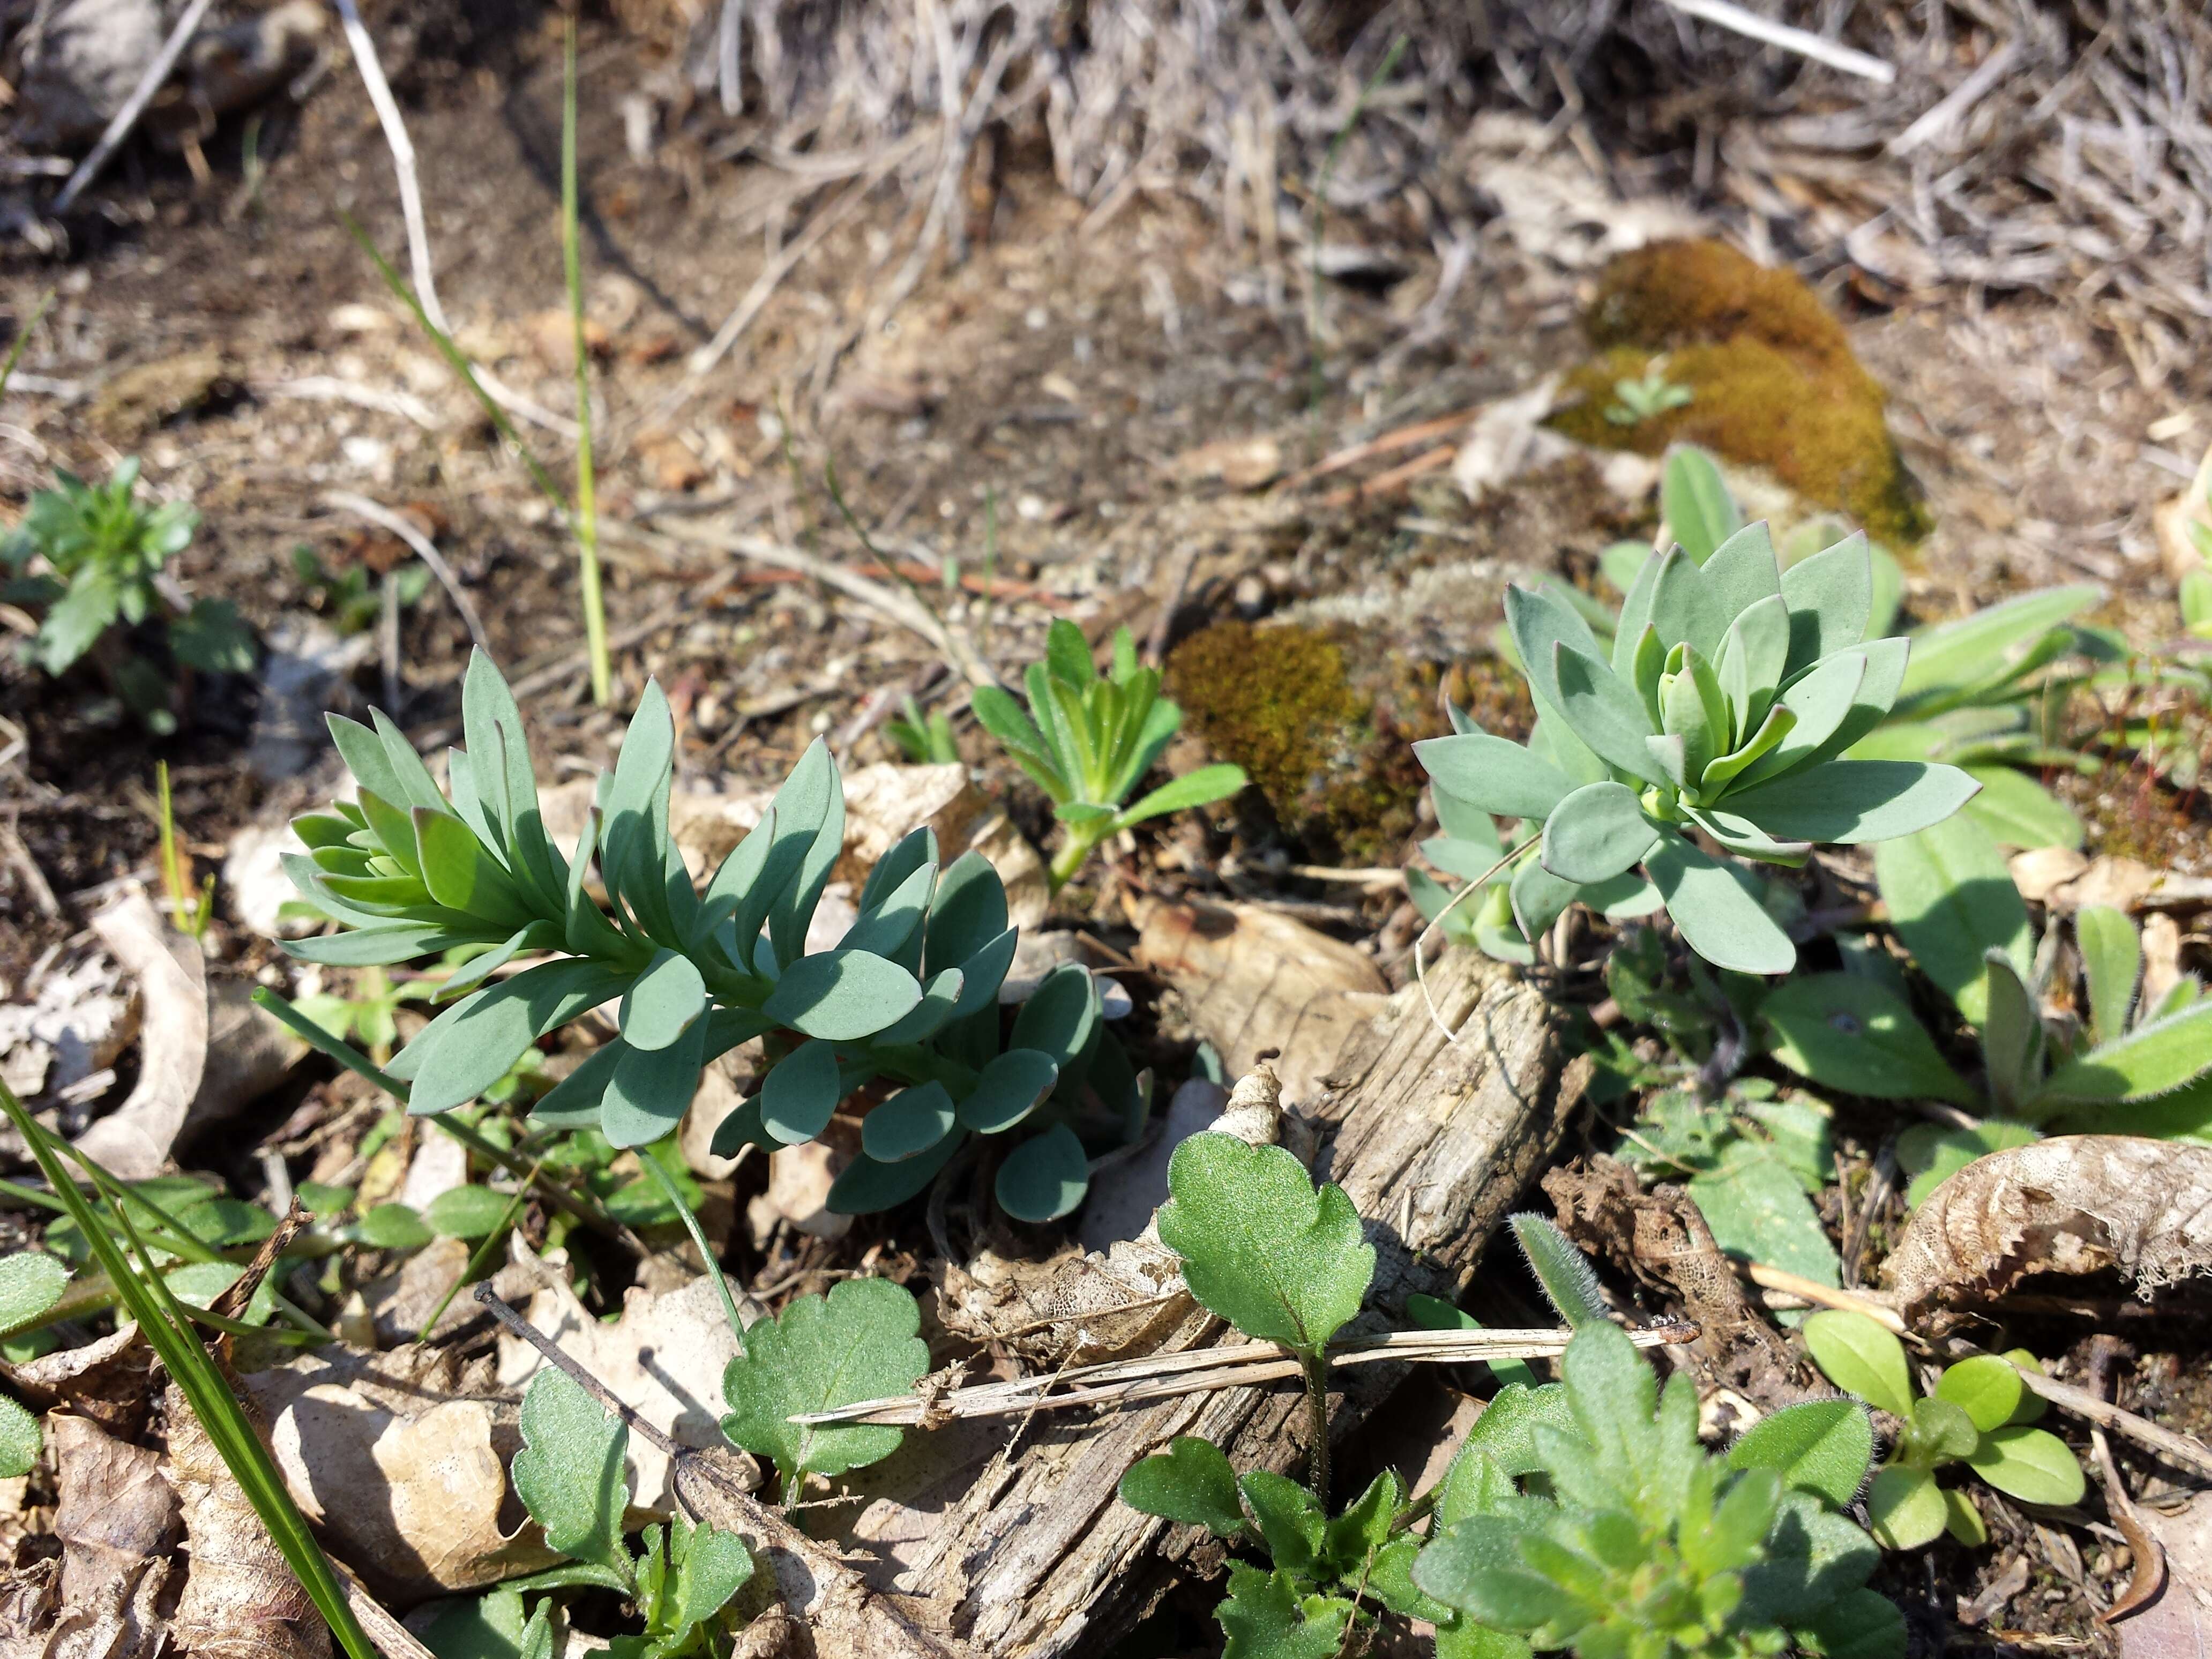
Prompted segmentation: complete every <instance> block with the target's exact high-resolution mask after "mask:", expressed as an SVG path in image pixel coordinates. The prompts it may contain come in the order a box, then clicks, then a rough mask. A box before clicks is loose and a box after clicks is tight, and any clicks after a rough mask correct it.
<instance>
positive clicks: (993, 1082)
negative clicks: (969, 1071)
mask: <svg viewBox="0 0 2212 1659" xmlns="http://www.w3.org/2000/svg"><path fill="white" fill-rule="evenodd" d="M1059 1080H1060V1067H1059V1066H1055V1065H1054V1063H1053V1060H1052V1056H1051V1055H1049V1054H1040V1053H1038V1052H1037V1051H1036V1049H1034V1048H1009V1049H1007V1050H1006V1053H1004V1054H1000V1056H999V1057H998V1058H997V1059H995V1060H992V1061H991V1063H990V1064H989V1065H987V1066H984V1068H983V1070H982V1072H981V1074H980V1075H979V1076H978V1077H977V1078H976V1079H975V1087H974V1088H973V1089H972V1090H970V1091H969V1093H968V1097H967V1098H966V1099H964V1100H963V1101H962V1102H961V1103H960V1121H961V1122H962V1124H963V1125H964V1126H965V1127H968V1128H970V1129H973V1130H975V1132H976V1133H979V1134H997V1133H1000V1131H1001V1130H1005V1129H1011V1128H1012V1127H1014V1125H1016V1124H1017V1123H1019V1122H1020V1121H1022V1120H1023V1119H1024V1118H1025V1117H1027V1116H1028V1115H1030V1112H1032V1111H1034V1110H1035V1109H1036V1108H1037V1106H1039V1105H1040V1104H1041V1103H1042V1102H1043V1100H1044V1097H1046V1096H1047V1095H1048V1094H1050V1093H1051V1092H1052V1090H1053V1085H1054V1084H1055V1083H1057V1082H1058V1081H1059Z"/></svg>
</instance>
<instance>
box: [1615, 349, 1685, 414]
mask: <svg viewBox="0 0 2212 1659" xmlns="http://www.w3.org/2000/svg"><path fill="white" fill-rule="evenodd" d="M1696 397H1697V394H1696V393H1695V392H1692V391H1691V390H1690V388H1689V387H1687V386H1682V385H1680V384H1678V383H1676V382H1675V381H1673V380H1668V378H1667V365H1666V362H1665V361H1664V360H1663V359H1662V360H1660V361H1658V362H1654V363H1653V364H1652V365H1651V367H1650V368H1649V369H1648V370H1646V371H1645V372H1644V374H1643V375H1642V377H1641V378H1638V379H1633V380H1632V379H1622V380H1615V381H1614V382H1613V402H1612V403H1610V404H1607V405H1606V410H1605V418H1606V419H1607V420H1608V421H1610V422H1613V425H1615V426H1641V425H1642V424H1643V423H1644V422H1646V421H1651V420H1656V419H1657V418H1658V417H1659V416H1662V415H1665V414H1668V413H1669V412H1671V411H1672V410H1677V409H1686V408H1688V407H1689V405H1690V404H1692V402H1694V401H1695V399H1696Z"/></svg>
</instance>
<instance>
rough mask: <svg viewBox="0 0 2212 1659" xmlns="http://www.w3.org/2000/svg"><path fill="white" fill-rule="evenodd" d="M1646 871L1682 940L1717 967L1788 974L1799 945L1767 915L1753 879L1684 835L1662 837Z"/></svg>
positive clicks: (1647, 863) (1744, 971)
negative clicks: (1698, 846)
mask: <svg viewBox="0 0 2212 1659" xmlns="http://www.w3.org/2000/svg"><path fill="white" fill-rule="evenodd" d="M1644 872H1645V873H1646V874H1648V875H1649V876H1650V878H1651V880H1652V883H1653V884H1654V885H1656V887H1657V888H1658V890H1659V891H1660V893H1661V895H1662V896H1663V897H1664V898H1665V899H1666V901H1667V914H1668V915H1670V916H1672V917H1673V918H1674V926H1675V927H1677V928H1678V929H1679V930H1680V933H1681V935H1682V939H1683V942H1684V943H1685V944H1686V945H1688V946H1689V947H1690V948H1691V949H1692V951H1696V952H1697V953H1698V954H1699V956H1701V957H1704V958H1705V960H1706V961H1707V962H1710V963H1712V964H1713V965H1714V966H1715V967H1717V968H1732V969H1735V970H1736V971H1737V972H1738V973H1744V974H1786V973H1788V972H1789V971H1790V969H1792V968H1794V967H1796V965H1797V947H1796V945H1792V944H1791V943H1790V936H1789V935H1788V934H1787V933H1784V932H1783V931H1782V929H1781V928H1780V927H1778V926H1777V925H1776V923H1775V921H1774V919H1773V917H1771V916H1770V915H1767V913H1766V907H1765V905H1764V904H1762V903H1761V902H1759V894H1758V890H1756V888H1754V887H1753V884H1752V878H1750V877H1749V876H1748V875H1747V874H1745V873H1744V872H1742V871H1741V870H1739V869H1737V868H1736V867H1735V866H1733V865H1729V864H1723V863H1722V862H1720V861H1719V860H1717V859H1715V858H1714V857H1713V856H1712V855H1711V854H1708V853H1706V852H1705V851H1704V850H1703V849H1701V848H1697V847H1695V846H1692V844H1691V843H1690V842H1688V841H1686V840H1685V839H1684V838H1683V837H1682V836H1679V835H1664V836H1660V838H1659V844H1658V845H1657V846H1656V847H1655V848H1652V850H1651V852H1650V854H1649V855H1647V856H1646V858H1645V859H1644Z"/></svg>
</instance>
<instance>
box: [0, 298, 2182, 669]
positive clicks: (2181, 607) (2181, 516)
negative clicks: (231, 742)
mask: <svg viewBox="0 0 2212 1659" xmlns="http://www.w3.org/2000/svg"><path fill="white" fill-rule="evenodd" d="M32 320H33V321H36V320H37V319H35V318H33V319H32ZM2182 507H2183V511H2182V515H2181V523H2182V526H2183V528H2184V529H2185V530H2186V531H2187V532H2188V533H2189V544H2190V545H2191V547H2193V548H2195V549H2196V550H2197V557H2198V558H2199V559H2201V560H2203V563H2202V564H2199V565H2198V566H2197V568H2195V569H2193V570H2188V571H2185V572H2183V573H2182V577H2181V624H2182V626H2183V627H2185V628H2186V629H2188V630H2189V632H2190V634H2191V636H2192V637H2194V638H2197V639H2200V640H2212V448H2208V449H2207V450H2206V451H2205V452H2204V459H2203V461H2202V462H2200V463H2199V464H2198V465H2197V476H2196V477H2194V478H2192V479H2191V480H2190V483H2189V488H2188V489H2186V490H2185V491H2183V492H2182Z"/></svg>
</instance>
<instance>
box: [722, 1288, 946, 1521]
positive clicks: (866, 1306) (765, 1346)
mask: <svg viewBox="0 0 2212 1659" xmlns="http://www.w3.org/2000/svg"><path fill="white" fill-rule="evenodd" d="M920 1330H921V1310H920V1309H919V1308H918V1307H917V1306H916V1305H915V1299H914V1297H912V1296H910V1295H908V1293H907V1292H906V1291H903V1290H901V1289H900V1288H899V1287H898V1286H897V1285H894V1284H892V1283H891V1282H890V1280H889V1279H846V1280H844V1281H843V1282H842V1283H841V1284H838V1285H833V1286H831V1288H830V1291H829V1296H828V1297H826V1298H825V1297H818V1296H802V1297H798V1298H797V1299H796V1300H794V1301H793V1303H792V1304H790V1305H789V1306H788V1307H787V1308H786V1309H785V1310H783V1312H782V1314H781V1316H778V1317H776V1318H774V1319H763V1320H760V1321H757V1322H755V1323H754V1324H752V1325H750V1326H748V1327H746V1329H745V1351H744V1352H743V1353H741V1354H739V1355H738V1356H737V1358H734V1359H732V1360H731V1361H730V1363H729V1365H728V1367H727V1368H726V1370H724V1372H723V1374H722V1395H723V1398H724V1399H725V1400H726V1401H727V1402H728V1403H729V1407H730V1411H729V1414H728V1415H727V1416H726V1417H724V1418H723V1419H722V1432H723V1433H724V1434H726V1435H727V1436H728V1437H729V1438H730V1439H731V1441H732V1443H735V1444H737V1445H739V1446H742V1447H743V1448H744V1449H745V1450H747V1451H749V1452H752V1453H754V1454H755V1455H758V1456H763V1457H769V1458H772V1459H774V1460H775V1466H776V1468H778V1470H780V1471H781V1473H782V1475H783V1480H784V1497H785V1498H786V1500H787V1501H788V1500H789V1499H791V1498H796V1497H797V1496H798V1484H797V1483H798V1480H799V1477H800V1476H801V1475H802V1474H843V1473H844V1472H845V1471H846V1470H848V1469H857V1468H864V1467H865V1466H866V1465H867V1464H870V1463H874V1462H880V1461H881V1460H882V1459H884V1458H886V1457H888V1456H890V1455H891V1453H893V1452H894V1451H896V1450H897V1449H898V1445H899V1438H900V1431H899V1430H898V1429H897V1428H896V1427H894V1426H891V1425H885V1424H880V1423H831V1424H824V1423H815V1424H800V1423H793V1422H788V1421H787V1420H786V1419H788V1418H790V1417H793V1416H794V1415H799V1414H803V1413H808V1412H825V1411H831V1410H835V1409H836V1407H840V1406H850V1405H854V1404H857V1403H858V1402H859V1401H863V1400H876V1399H882V1398H885V1397H888V1396H890V1395H901V1394H904V1393H906V1392H907V1391H908V1389H912V1388H913V1387H914V1385H915V1383H918V1382H920V1381H921V1377H922V1374H923V1373H924V1372H926V1371H927V1370H928V1369H929V1347H928V1345H927V1344H926V1343H924V1342H923V1341H922V1340H921V1338H920V1336H919V1335H918V1334H917V1333H918V1332H919V1331H920Z"/></svg>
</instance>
